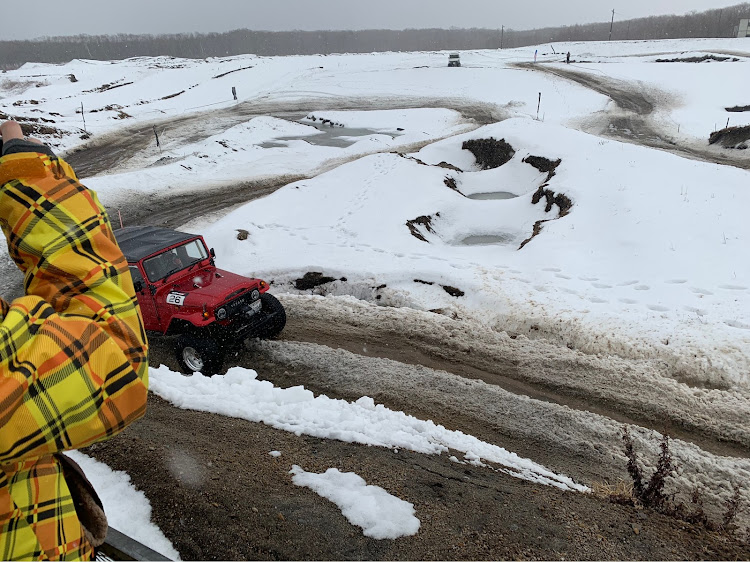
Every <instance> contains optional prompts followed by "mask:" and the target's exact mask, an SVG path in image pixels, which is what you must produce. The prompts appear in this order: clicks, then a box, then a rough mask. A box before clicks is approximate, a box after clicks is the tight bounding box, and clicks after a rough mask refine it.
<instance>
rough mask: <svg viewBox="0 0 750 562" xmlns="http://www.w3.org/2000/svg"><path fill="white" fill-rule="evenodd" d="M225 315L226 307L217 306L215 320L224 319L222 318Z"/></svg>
mask: <svg viewBox="0 0 750 562" xmlns="http://www.w3.org/2000/svg"><path fill="white" fill-rule="evenodd" d="M226 317H227V309H226V308H217V309H216V319H217V320H224V318H226Z"/></svg>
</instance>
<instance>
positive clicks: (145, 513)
mask: <svg viewBox="0 0 750 562" xmlns="http://www.w3.org/2000/svg"><path fill="white" fill-rule="evenodd" d="M65 454H66V455H68V456H69V457H70V458H71V459H73V460H74V461H75V462H77V463H78V464H79V465H81V468H82V469H83V472H84V473H86V477H87V478H88V479H89V481H90V482H91V484H92V485H93V486H94V489H95V490H96V493H97V494H98V495H99V499H101V500H102V505H103V506H104V512H105V513H106V514H107V521H108V523H109V526H110V527H113V528H115V529H117V530H118V531H120V532H121V533H124V534H126V535H127V536H129V537H131V538H133V539H135V540H137V541H138V542H140V543H143V544H145V545H146V546H147V547H149V548H151V549H152V550H155V551H156V552H159V553H160V554H163V555H164V556H166V557H167V558H170V559H172V560H180V554H179V553H178V552H177V551H176V550H175V548H174V547H173V546H172V543H171V542H170V541H169V539H167V537H165V536H164V533H162V532H161V529H159V527H157V526H156V525H155V524H154V523H152V522H151V504H150V503H149V501H148V499H147V498H146V496H145V494H144V493H143V492H141V491H140V490H136V489H135V487H134V486H133V484H132V483H131V482H130V476H128V475H127V474H126V473H125V472H121V471H119V470H112V469H111V468H109V467H108V466H107V465H106V464H104V463H101V462H99V461H97V460H96V459H93V458H91V457H89V456H87V455H84V454H83V453H80V452H78V451H68V452H66V453H65Z"/></svg>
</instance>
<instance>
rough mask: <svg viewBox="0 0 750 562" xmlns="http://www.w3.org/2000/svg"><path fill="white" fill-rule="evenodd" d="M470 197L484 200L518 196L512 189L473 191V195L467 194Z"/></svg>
mask: <svg viewBox="0 0 750 562" xmlns="http://www.w3.org/2000/svg"><path fill="white" fill-rule="evenodd" d="M466 197H468V198H469V199H479V200H482V201H487V200H490V199H515V198H516V197H518V195H516V194H515V193H511V192H510V191H488V192H485V193H472V194H471V195H467V196H466Z"/></svg>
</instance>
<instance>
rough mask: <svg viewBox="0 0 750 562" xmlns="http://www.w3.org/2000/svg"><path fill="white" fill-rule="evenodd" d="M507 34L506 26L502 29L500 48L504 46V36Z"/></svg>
mask: <svg viewBox="0 0 750 562" xmlns="http://www.w3.org/2000/svg"><path fill="white" fill-rule="evenodd" d="M504 35H505V26H503V27H502V29H501V30H500V48H501V49H502V48H503V36H504Z"/></svg>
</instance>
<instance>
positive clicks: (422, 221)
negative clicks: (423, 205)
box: [406, 213, 440, 244]
mask: <svg viewBox="0 0 750 562" xmlns="http://www.w3.org/2000/svg"><path fill="white" fill-rule="evenodd" d="M435 216H436V217H439V216H440V213H435ZM406 226H408V227H409V232H411V235H412V236H414V237H415V238H418V239H419V240H421V241H422V242H427V243H428V244H429V241H428V240H427V238H425V237H424V235H423V234H422V232H420V230H419V227H424V229H425V230H426V231H427V232H429V233H431V234H435V231H434V230H432V215H422V216H421V217H417V218H416V219H412V220H409V221H406Z"/></svg>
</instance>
